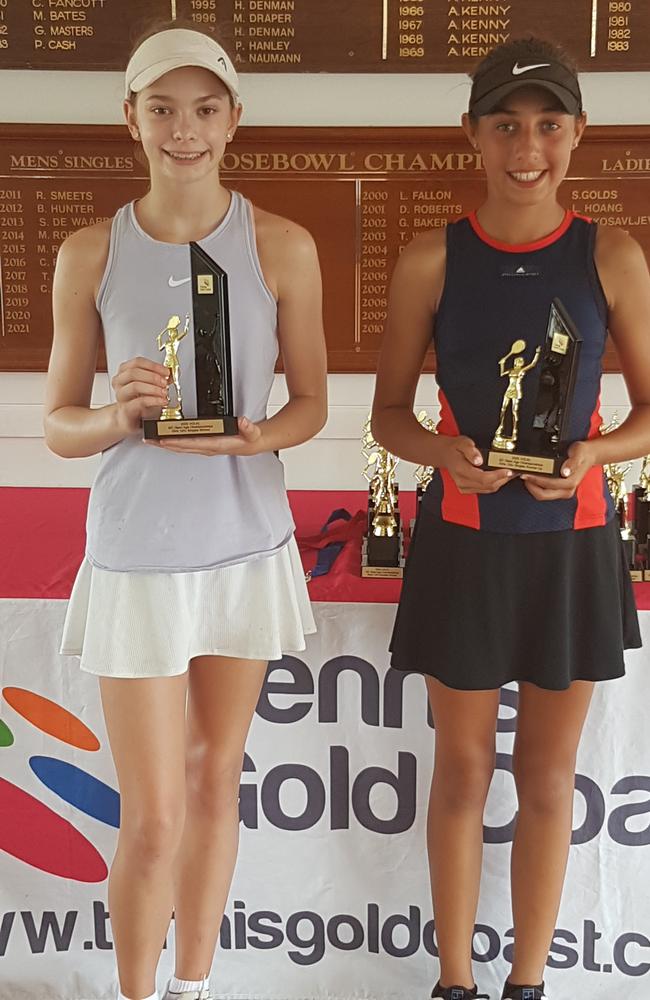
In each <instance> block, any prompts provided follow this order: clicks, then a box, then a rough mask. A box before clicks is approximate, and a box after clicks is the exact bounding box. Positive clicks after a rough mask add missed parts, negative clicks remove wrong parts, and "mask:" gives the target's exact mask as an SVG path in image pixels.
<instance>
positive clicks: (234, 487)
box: [87, 192, 294, 572]
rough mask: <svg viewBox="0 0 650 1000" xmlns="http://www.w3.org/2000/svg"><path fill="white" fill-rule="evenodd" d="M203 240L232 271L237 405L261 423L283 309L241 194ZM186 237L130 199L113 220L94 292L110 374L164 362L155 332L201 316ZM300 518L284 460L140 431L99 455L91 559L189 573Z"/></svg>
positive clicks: (183, 353)
mask: <svg viewBox="0 0 650 1000" xmlns="http://www.w3.org/2000/svg"><path fill="white" fill-rule="evenodd" d="M199 242H200V245H201V246H202V247H203V248H204V250H206V251H207V253H209V254H210V256H211V257H212V258H213V259H214V260H215V261H217V263H218V264H220V265H221V267H223V268H224V270H225V271H226V272H227V274H228V285H229V300H230V324H231V346H232V369H233V394H234V409H235V413H237V414H238V415H240V416H247V417H249V418H250V419H251V420H254V421H258V420H263V419H264V418H265V417H266V407H267V402H268V398H269V393H270V390H271V386H272V384H273V369H274V366H275V361H276V358H277V354H278V339H277V333H276V327H277V308H276V303H275V301H274V299H273V296H272V295H271V292H270V291H269V289H268V288H267V286H266V284H265V283H264V279H263V276H262V271H261V268H260V263H259V259H258V256H257V249H256V245H255V233H254V226H253V217H252V208H251V206H250V204H249V202H247V201H246V200H245V199H244V198H243V197H242V196H241V195H240V194H237V193H236V192H233V193H232V198H231V203H230V207H229V209H228V211H227V213H226V215H225V217H224V219H223V220H222V221H221V223H220V224H219V226H218V227H217V229H215V230H214V232H212V233H211V234H210V235H209V236H207V237H206V238H205V239H203V240H200V241H199ZM189 275H190V255H189V247H188V246H187V245H186V244H175V243H161V242H159V241H157V240H154V239H152V238H151V237H150V236H148V235H147V234H146V233H145V232H144V231H143V230H142V229H141V227H140V226H139V224H138V221H137V219H136V216H135V212H134V209H133V205H132V204H129V205H125V206H124V207H123V208H121V209H119V211H118V212H117V214H116V215H115V218H114V220H113V225H112V229H111V239H110V251H109V257H108V262H107V265H106V271H105V274H104V277H103V280H102V283H101V286H100V290H99V294H98V297H97V307H98V309H99V312H100V315H101V319H102V325H103V329H104V338H105V342H106V355H107V359H108V374H109V378H110V377H111V376H112V375H113V374H114V373H115V372H116V370H117V368H118V367H119V365H120V364H121V363H122V362H123V361H127V360H128V359H129V358H133V357H137V356H138V355H141V356H143V357H146V358H151V360H152V361H160V360H161V358H162V355H161V354H159V352H158V351H157V349H156V335H157V334H158V332H159V331H160V330H162V329H164V327H165V326H166V325H167V322H168V320H169V317H170V316H174V315H177V316H185V314H186V313H189V315H190V318H191V316H192V292H191V288H190V283H189ZM178 354H179V361H180V367H181V387H182V392H183V406H184V407H185V408H186V412H187V413H193V412H196V386H195V380H194V357H193V331H192V330H190V336H188V337H186V338H185V339H184V340H183V341H181V344H180V347H179V352H178ZM293 528H294V525H293V520H292V517H291V511H290V509H289V504H288V500H287V495H286V491H285V486H284V472H283V467H282V463H281V462H280V461H279V460H278V459H277V458H276V456H275V455H274V454H273V453H272V452H267V453H264V454H261V455H251V456H248V457H237V456H228V455H215V456H213V457H206V456H204V455H190V454H179V453H175V452H169V451H164V450H163V449H160V448H155V447H151V446H150V445H146V444H144V442H143V441H142V434H141V433H137V434H133V435H131V436H130V437H128V438H126V439H125V440H124V441H120V442H119V443H118V444H116V445H114V446H113V447H112V448H108V449H107V450H106V451H105V452H104V453H103V454H102V457H101V462H100V466H99V471H98V473H97V477H96V479H95V483H94V485H93V488H92V491H91V496H90V504H89V508H88V523H87V537H88V541H87V556H88V558H89V560H90V562H91V563H93V564H94V565H95V566H99V567H100V568H102V569H110V570H120V571H124V570H134V571H161V572H185V571H191V570H201V569H211V568H214V567H218V566H227V565H230V564H233V563H240V562H245V561H247V560H250V559H256V558H259V557H262V556H266V555H271V554H272V553H273V552H276V551H277V550H278V549H280V548H282V546H283V545H285V544H286V543H287V542H288V540H289V538H290V537H291V535H292V532H293Z"/></svg>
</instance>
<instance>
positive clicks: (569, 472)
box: [562, 469, 571, 478]
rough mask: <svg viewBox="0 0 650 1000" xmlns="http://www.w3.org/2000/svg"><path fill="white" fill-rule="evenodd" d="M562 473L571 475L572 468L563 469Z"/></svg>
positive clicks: (565, 475)
mask: <svg viewBox="0 0 650 1000" xmlns="http://www.w3.org/2000/svg"><path fill="white" fill-rule="evenodd" d="M562 475H563V476H564V477H565V478H566V477H567V476H570V475H571V469H562Z"/></svg>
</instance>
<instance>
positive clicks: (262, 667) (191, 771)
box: [174, 656, 266, 980]
mask: <svg viewBox="0 0 650 1000" xmlns="http://www.w3.org/2000/svg"><path fill="white" fill-rule="evenodd" d="M265 674H266V663H263V662H261V661H258V660H236V659H230V658H227V657H210V656H204V657H197V658H196V659H195V660H192V663H191V665H190V681H189V706H188V720H187V746H188V749H187V804H186V821H185V829H184V831H183V839H182V842H181V846H180V849H179V852H178V856H177V859H176V864H175V873H174V874H175V884H176V892H175V897H174V899H175V913H176V919H175V925H176V976H177V977H178V978H179V979H189V980H198V979H202V978H203V977H204V976H206V975H207V974H208V972H209V971H210V967H211V965H212V958H213V955H214V950H215V947H216V941H217V936H218V933H219V928H220V926H221V920H222V917H223V911H224V907H225V905H226V900H227V898H228V891H229V889H230V883H231V880H232V874H233V870H234V867H235V861H236V858H237V847H238V843H239V807H238V799H239V784H240V780H241V768H242V761H243V756H244V745H245V742H246V736H247V734H248V730H249V727H250V722H251V718H252V716H253V712H254V711H255V706H256V704H257V699H258V697H259V693H260V689H261V687H262V683H263V681H264V677H265Z"/></svg>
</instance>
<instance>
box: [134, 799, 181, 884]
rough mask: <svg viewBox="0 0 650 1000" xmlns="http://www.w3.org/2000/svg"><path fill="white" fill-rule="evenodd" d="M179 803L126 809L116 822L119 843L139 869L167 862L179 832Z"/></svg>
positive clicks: (171, 854)
mask: <svg viewBox="0 0 650 1000" xmlns="http://www.w3.org/2000/svg"><path fill="white" fill-rule="evenodd" d="M183 823H184V809H183V807H182V803H181V802H178V803H173V804H170V805H169V806H166V807H165V806H158V807H157V806H150V807H149V808H146V806H145V808H144V809H139V810H138V812H137V813H136V814H131V815H129V814H128V812H127V813H126V815H125V816H123V817H122V821H121V825H120V846H121V847H122V848H123V849H126V850H127V851H128V853H129V855H130V856H131V857H132V858H134V859H135V860H136V861H137V863H138V865H139V866H141V867H142V868H150V867H155V866H157V865H161V864H165V865H167V864H171V862H172V860H173V858H174V856H175V854H176V851H177V849H178V845H179V843H180V840H181V836H182V833H183Z"/></svg>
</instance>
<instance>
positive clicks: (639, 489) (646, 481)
mask: <svg viewBox="0 0 650 1000" xmlns="http://www.w3.org/2000/svg"><path fill="white" fill-rule="evenodd" d="M634 530H635V533H636V541H637V549H638V553H639V555H640V556H641V558H642V561H643V579H644V580H645V581H646V582H648V581H650V566H649V565H648V562H649V558H650V545H649V542H648V535H650V455H646V456H645V458H644V459H643V463H642V465H641V474H640V476H639V482H638V485H637V486H635V487H634Z"/></svg>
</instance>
